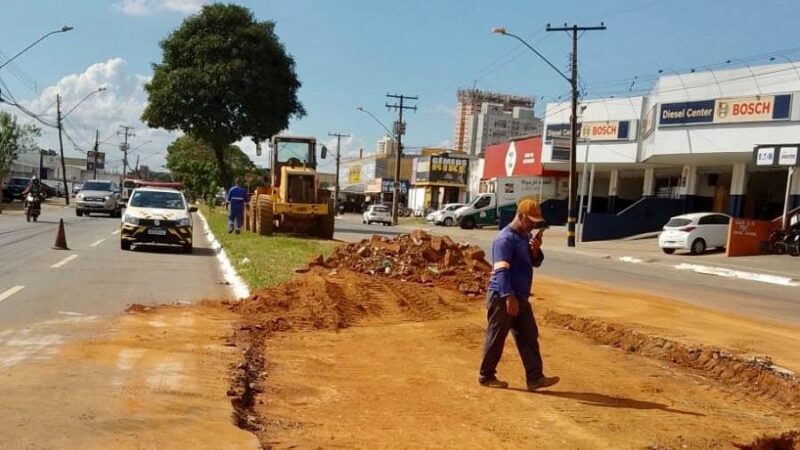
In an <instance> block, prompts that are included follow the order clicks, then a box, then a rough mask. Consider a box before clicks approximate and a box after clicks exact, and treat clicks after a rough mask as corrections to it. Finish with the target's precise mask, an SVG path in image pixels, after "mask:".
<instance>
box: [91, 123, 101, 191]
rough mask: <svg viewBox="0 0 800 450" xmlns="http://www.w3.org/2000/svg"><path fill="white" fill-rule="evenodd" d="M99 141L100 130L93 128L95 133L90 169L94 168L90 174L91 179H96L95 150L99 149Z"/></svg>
mask: <svg viewBox="0 0 800 450" xmlns="http://www.w3.org/2000/svg"><path fill="white" fill-rule="evenodd" d="M99 141H100V130H95V134H94V166H92V169H94V174H93V175H92V179H93V180H96V179H97V152H98V151H99V150H100V142H99Z"/></svg>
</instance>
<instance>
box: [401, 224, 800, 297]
mask: <svg viewBox="0 0 800 450" xmlns="http://www.w3.org/2000/svg"><path fill="white" fill-rule="evenodd" d="M396 228H397V229H399V230H403V231H409V232H410V231H411V230H414V229H423V230H425V231H427V232H429V233H433V234H447V235H449V236H450V237H452V238H453V239H456V240H469V241H472V242H475V243H476V244H478V245H481V246H488V245H490V243H491V241H492V239H493V238H494V236H495V235H496V234H497V229H496V228H494V227H492V228H484V229H474V230H462V229H461V228H459V227H441V226H435V225H433V224H426V225H422V226H414V225H398V226H397V227H396ZM544 237H545V241H544V242H545V244H544V249H545V250H547V251H551V252H552V251H554V252H559V253H565V254H573V255H580V256H586V257H593V258H601V259H613V260H616V261H621V262H625V263H631V264H653V265H658V266H663V267H668V268H670V269H677V270H687V271H694V272H700V273H706V274H709V275H717V276H722V277H729V278H744V279H751V280H755V281H762V282H767V283H773V284H782V285H786V286H800V258H793V257H791V256H788V255H760V256H740V257H735V258H729V257H727V256H726V255H725V251H724V250H721V251H720V250H709V251H708V252H706V253H704V254H702V255H691V254H689V252H688V251H687V252H678V253H675V254H672V255H667V254H665V253H663V252H662V251H661V249H660V248H659V247H658V241H657V238H656V237H655V236H653V237H649V238H643V239H619V240H611V241H595V242H577V243H576V246H575V247H574V248H570V247H568V246H567V227H566V226H557V227H551V228H549V229H547V230H546V231H545V234H544Z"/></svg>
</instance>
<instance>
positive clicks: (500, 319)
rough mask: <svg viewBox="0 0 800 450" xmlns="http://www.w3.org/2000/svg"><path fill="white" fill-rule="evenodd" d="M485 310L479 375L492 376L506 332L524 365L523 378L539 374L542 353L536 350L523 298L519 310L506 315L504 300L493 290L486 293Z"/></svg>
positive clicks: (536, 332)
mask: <svg viewBox="0 0 800 450" xmlns="http://www.w3.org/2000/svg"><path fill="white" fill-rule="evenodd" d="M486 300H487V307H488V311H487V314H486V317H487V319H488V321H489V324H488V326H487V328H486V339H485V341H484V343H483V361H481V372H480V379H481V380H487V379H492V378H494V376H495V374H496V373H497V364H498V363H499V362H500V358H501V357H502V356H503V347H504V346H505V342H506V336H508V332H509V331H511V334H512V335H513V336H514V341H515V342H516V343H517V350H518V351H519V356H520V358H522V365H523V366H525V378H526V380H527V382H528V383H532V382H534V381H536V380H537V379H539V377H541V376H542V375H543V368H542V355H541V353H540V352H539V328H538V327H537V326H536V319H534V318H533V309H532V308H531V304H530V303H529V302H528V301H527V300H524V301H520V302H519V314H517V316H516V317H512V316H509V315H508V313H507V312H506V301H505V300H504V299H502V298H500V297H499V296H498V295H497V293H496V292H493V291H489V292H488V293H487V299H486Z"/></svg>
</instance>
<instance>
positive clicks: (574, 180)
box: [547, 23, 606, 247]
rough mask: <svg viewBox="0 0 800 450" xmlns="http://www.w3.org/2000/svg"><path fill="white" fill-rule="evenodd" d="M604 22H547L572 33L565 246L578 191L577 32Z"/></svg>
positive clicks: (572, 243) (572, 237)
mask: <svg viewBox="0 0 800 450" xmlns="http://www.w3.org/2000/svg"><path fill="white" fill-rule="evenodd" d="M605 29H606V27H605V25H604V24H602V23H601V24H600V26H599V27H579V26H577V25H573V26H571V27H568V26H567V24H564V26H563V27H560V28H552V27H551V26H550V24H547V31H566V32H571V33H572V63H571V64H570V65H571V67H572V77H571V79H570V84H571V85H572V114H571V116H570V151H569V199H568V200H567V208H568V210H569V212H568V214H569V216H568V218H567V246H569V247H575V222H576V221H577V211H576V207H575V206H576V201H575V200H576V198H575V197H576V196H575V194H576V193H577V191H578V176H577V167H576V161H575V157H576V154H577V150H576V148H577V145H578V32H579V31H581V32H583V31H595V30H605Z"/></svg>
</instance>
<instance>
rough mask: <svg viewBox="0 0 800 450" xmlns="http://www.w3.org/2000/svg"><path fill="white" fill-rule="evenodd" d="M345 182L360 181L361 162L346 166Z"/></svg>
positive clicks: (353, 182) (355, 182) (356, 182)
mask: <svg viewBox="0 0 800 450" xmlns="http://www.w3.org/2000/svg"><path fill="white" fill-rule="evenodd" d="M347 182H348V183H350V184H358V183H360V182H361V164H351V165H350V167H348V168H347Z"/></svg>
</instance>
